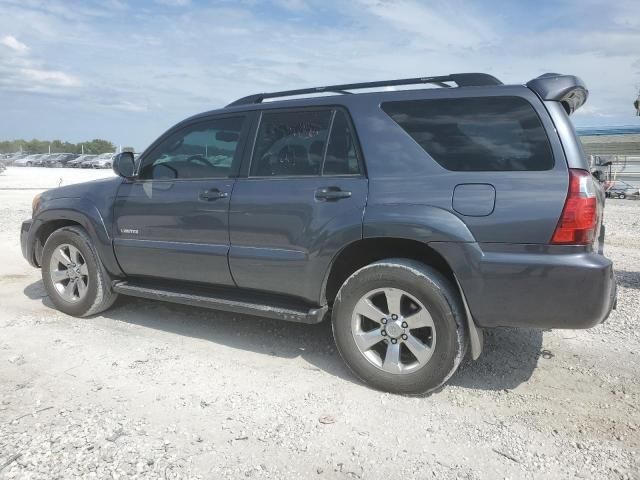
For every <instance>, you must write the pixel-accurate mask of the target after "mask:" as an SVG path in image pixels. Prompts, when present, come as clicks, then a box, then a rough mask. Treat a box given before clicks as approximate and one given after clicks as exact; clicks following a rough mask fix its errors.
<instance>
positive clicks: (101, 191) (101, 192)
mask: <svg viewBox="0 0 640 480" xmlns="http://www.w3.org/2000/svg"><path fill="white" fill-rule="evenodd" d="M121 183H122V178H120V177H112V178H101V179H99V180H92V181H90V182H83V183H74V184H73V185H66V186H64V187H58V188H52V189H51V190H47V191H45V192H43V193H42V196H41V198H42V199H43V200H55V199H58V198H83V197H91V198H96V197H101V198H107V197H111V196H113V195H115V193H116V190H118V186H119V185H120V184H121Z"/></svg>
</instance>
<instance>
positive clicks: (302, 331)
mask: <svg viewBox="0 0 640 480" xmlns="http://www.w3.org/2000/svg"><path fill="white" fill-rule="evenodd" d="M109 174H110V173H109V172H108V171H80V170H66V169H18V168H9V169H8V170H7V172H5V173H4V174H2V175H0V252H2V254H1V255H0V258H1V260H2V261H1V262H0V305H1V307H2V308H1V310H0V399H1V400H0V478H2V479H5V478H7V479H10V478H29V479H31V478H33V479H40V478H42V479H56V478H60V479H62V478H64V479H67V478H75V477H81V478H166V479H174V478H202V479H209V478H274V479H281V478H302V479H308V478H318V479H324V478H338V479H342V478H344V479H358V478H363V479H368V478H437V479H443V478H444V479H449V478H451V479H453V478H462V479H483V478H486V479H495V478H511V479H513V478H527V479H528V478H536V479H537V478H540V479H543V478H554V479H557V478H567V479H572V478H602V479H640V473H639V472H640V457H639V452H640V375H639V373H638V372H639V371H640V370H639V368H638V367H639V366H640V354H639V353H638V352H640V349H639V348H638V347H639V346H640V329H639V328H638V327H639V326H640V325H639V324H640V314H639V311H640V235H639V234H640V225H639V223H640V202H633V201H622V200H613V201H608V203H607V208H606V217H607V218H606V223H607V232H608V233H607V243H606V248H605V253H606V254H607V255H608V256H609V257H610V258H612V259H613V260H614V261H615V263H616V269H617V275H618V280H619V284H620V290H619V302H618V310H616V311H615V312H614V313H613V314H612V315H611V317H610V319H609V320H608V321H607V322H606V323H605V324H604V325H600V326H598V327H596V328H593V329H591V330H585V331H573V330H554V331H538V330H513V329H499V330H493V331H488V332H486V336H485V344H484V348H485V351H484V354H483V356H482V357H481V358H480V359H479V360H478V361H477V362H471V361H467V362H465V363H464V364H463V366H462V368H461V369H460V371H459V372H458V373H457V374H456V375H455V376H454V377H453V378H452V379H451V380H450V382H449V384H448V385H447V386H445V387H444V388H443V389H442V390H441V391H439V392H438V393H435V394H433V395H431V396H429V397H426V398H407V397H402V396H395V395H389V394H385V393H380V392H376V391H373V390H371V389H369V388H367V387H365V386H363V385H361V384H360V383H359V382H358V381H357V380H356V379H355V378H353V376H352V375H351V374H350V373H349V372H348V371H347V369H346V367H345V366H344V365H343V364H342V362H341V360H340V359H339V357H338V354H337V353H336V351H335V349H334V347H333V343H332V340H331V331H330V327H329V326H328V325H326V324H322V325H313V326H307V325H295V324H288V323H283V322H276V321H270V320H267V319H261V318H254V317H247V316H241V315H233V314H227V313H221V312H215V311H208V310H201V309H197V308H189V307H184V306H176V305H169V304H163V303H159V302H152V301H145V300H134V299H121V300H119V302H118V303H117V304H116V305H115V307H114V308H113V309H111V310H109V311H108V312H105V313H104V314H102V315H99V316H97V317H95V318H91V319H88V320H86V319H85V320H81V319H76V318H72V317H69V316H66V315H63V314H61V313H59V312H57V311H56V310H54V309H53V308H52V306H51V303H50V302H49V300H48V298H47V297H46V295H45V292H44V289H43V286H42V282H41V280H40V272H39V271H38V270H34V269H32V268H31V267H29V266H28V265H27V264H26V262H25V261H24V260H23V259H22V256H21V254H20V247H19V239H18V233H19V225H20V222H21V220H22V219H24V218H26V217H28V216H29V215H30V208H31V198H32V196H33V195H34V194H35V193H37V190H25V189H21V188H24V187H31V188H35V187H42V188H44V187H49V186H55V185H57V184H59V183H60V179H62V183H63V184H67V183H71V182H74V181H80V180H82V179H92V178H97V177H99V176H104V175H109ZM576 288H580V285H576Z"/></svg>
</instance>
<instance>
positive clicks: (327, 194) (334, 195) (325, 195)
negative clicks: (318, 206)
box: [316, 187, 351, 201]
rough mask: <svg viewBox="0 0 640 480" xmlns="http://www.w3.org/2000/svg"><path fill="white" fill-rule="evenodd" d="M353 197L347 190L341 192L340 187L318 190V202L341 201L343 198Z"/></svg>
mask: <svg viewBox="0 0 640 480" xmlns="http://www.w3.org/2000/svg"><path fill="white" fill-rule="evenodd" d="M350 196H351V192H349V191H346V190H341V189H340V187H325V188H319V189H318V190H316V198H317V199H318V200H327V201H333V200H341V199H343V198H349V197H350Z"/></svg>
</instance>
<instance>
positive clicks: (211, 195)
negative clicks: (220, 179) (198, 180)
mask: <svg viewBox="0 0 640 480" xmlns="http://www.w3.org/2000/svg"><path fill="white" fill-rule="evenodd" d="M228 196H229V194H228V193H227V192H221V191H220V190H218V189H217V188H212V189H211V190H204V191H202V192H200V200H206V201H208V202H210V201H212V200H219V199H221V198H227V197H228Z"/></svg>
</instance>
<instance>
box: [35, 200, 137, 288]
mask: <svg viewBox="0 0 640 480" xmlns="http://www.w3.org/2000/svg"><path fill="white" fill-rule="evenodd" d="M61 220H63V221H71V222H75V223H78V224H80V226H82V228H84V229H85V230H86V231H87V233H88V234H89V236H90V237H91V240H92V241H93V245H94V246H95V248H96V251H97V252H98V255H99V257H100V260H101V261H102V263H103V265H104V266H105V268H106V269H107V271H108V272H109V273H110V274H111V275H114V276H123V275H124V274H123V272H122V270H121V269H120V266H119V265H118V262H117V261H116V257H115V255H114V252H113V243H112V238H111V235H110V233H109V229H108V228H107V225H106V224H105V221H104V218H103V217H102V214H101V213H100V211H99V210H98V208H97V207H96V206H95V205H94V204H93V203H91V202H90V201H88V200H87V199H86V198H79V197H78V198H75V197H74V198H56V199H48V200H43V202H42V204H41V205H40V207H39V211H38V212H37V214H36V216H35V217H34V219H33V227H32V228H31V230H30V234H29V236H30V241H31V242H34V244H35V242H37V241H38V238H40V234H41V233H42V229H45V228H47V224H49V223H50V222H54V221H61Z"/></svg>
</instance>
